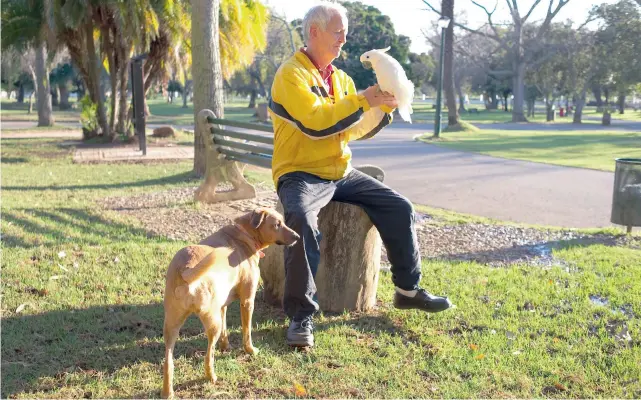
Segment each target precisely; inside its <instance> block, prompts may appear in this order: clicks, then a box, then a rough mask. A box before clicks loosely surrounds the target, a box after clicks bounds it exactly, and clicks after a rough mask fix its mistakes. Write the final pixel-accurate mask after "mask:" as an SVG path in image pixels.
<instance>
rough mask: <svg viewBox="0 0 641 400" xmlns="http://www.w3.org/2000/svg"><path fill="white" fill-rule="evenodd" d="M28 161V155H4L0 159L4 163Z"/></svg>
mask: <svg viewBox="0 0 641 400" xmlns="http://www.w3.org/2000/svg"><path fill="white" fill-rule="evenodd" d="M28 161H29V159H28V158H26V157H2V159H1V160H0V162H2V164H22V163H26V162H28Z"/></svg>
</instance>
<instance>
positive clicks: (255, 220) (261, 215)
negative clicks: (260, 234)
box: [250, 210, 267, 229]
mask: <svg viewBox="0 0 641 400" xmlns="http://www.w3.org/2000/svg"><path fill="white" fill-rule="evenodd" d="M266 215H267V212H266V211H265V210H254V212H253V213H252V216H251V219H250V223H251V226H252V228H254V229H258V228H259V227H260V225H261V224H262V223H263V221H264V220H265V216H266Z"/></svg>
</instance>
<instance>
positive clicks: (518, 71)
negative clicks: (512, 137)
mask: <svg viewBox="0 0 641 400" xmlns="http://www.w3.org/2000/svg"><path fill="white" fill-rule="evenodd" d="M514 74H515V75H514V78H513V92H512V94H513V95H514V104H512V122H527V118H525V114H524V113H523V103H524V99H525V63H524V62H522V61H520V62H518V63H515V65H514Z"/></svg>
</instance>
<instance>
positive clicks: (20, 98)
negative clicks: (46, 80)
mask: <svg viewBox="0 0 641 400" xmlns="http://www.w3.org/2000/svg"><path fill="white" fill-rule="evenodd" d="M16 101H17V102H18V103H20V104H22V103H24V84H23V83H22V82H20V86H18V95H17V96H16Z"/></svg>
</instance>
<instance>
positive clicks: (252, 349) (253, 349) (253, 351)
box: [245, 346, 260, 356]
mask: <svg viewBox="0 0 641 400" xmlns="http://www.w3.org/2000/svg"><path fill="white" fill-rule="evenodd" d="M259 351H260V350H258V348H257V347H254V346H245V353H247V354H249V355H251V356H255V355H256V354H258V353H259Z"/></svg>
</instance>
